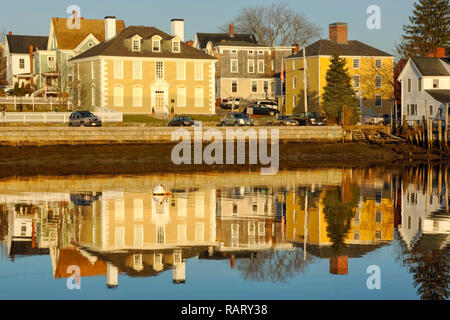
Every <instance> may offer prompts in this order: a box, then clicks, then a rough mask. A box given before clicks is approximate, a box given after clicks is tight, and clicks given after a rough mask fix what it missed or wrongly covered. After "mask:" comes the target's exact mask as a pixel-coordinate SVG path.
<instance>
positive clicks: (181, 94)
mask: <svg viewBox="0 0 450 320" xmlns="http://www.w3.org/2000/svg"><path fill="white" fill-rule="evenodd" d="M177 106H178V107H186V88H177Z"/></svg>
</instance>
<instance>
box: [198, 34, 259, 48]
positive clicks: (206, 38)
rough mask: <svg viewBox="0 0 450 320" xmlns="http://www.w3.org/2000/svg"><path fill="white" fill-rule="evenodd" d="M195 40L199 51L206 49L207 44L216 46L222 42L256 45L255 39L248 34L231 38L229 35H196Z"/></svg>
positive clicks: (235, 35)
mask: <svg viewBox="0 0 450 320" xmlns="http://www.w3.org/2000/svg"><path fill="white" fill-rule="evenodd" d="M197 40H198V43H199V45H200V49H204V48H206V45H207V44H208V42H210V41H211V42H212V43H214V44H218V43H220V42H222V41H243V42H248V43H253V44H257V43H258V42H257V41H256V38H255V36H254V35H252V34H250V33H235V34H234V35H233V36H231V35H230V34H229V33H197Z"/></svg>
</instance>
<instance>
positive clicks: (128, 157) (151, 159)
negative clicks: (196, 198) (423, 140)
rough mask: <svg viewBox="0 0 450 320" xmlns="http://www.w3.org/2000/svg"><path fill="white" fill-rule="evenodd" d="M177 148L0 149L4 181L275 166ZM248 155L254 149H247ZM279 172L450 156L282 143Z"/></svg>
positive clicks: (382, 147)
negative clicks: (205, 160) (200, 160)
mask: <svg viewBox="0 0 450 320" xmlns="http://www.w3.org/2000/svg"><path fill="white" fill-rule="evenodd" d="M173 147H174V145H167V144H166V145H160V144H145V145H83V146H70V145H60V146H45V147H0V178H4V177H11V176H36V175H61V176H64V175H92V174H103V175H121V174H136V175H137V174H152V173H159V172H183V173H186V172H206V171H208V172H224V171H241V170H242V171H244V170H245V171H249V170H251V171H259V170H260V168H261V167H268V166H269V165H206V164H201V165H193V164H191V165H185V164H182V165H178V166H177V165H175V164H173V163H172V161H171V152H172V149H173ZM246 151H248V148H246ZM279 155H280V163H279V170H280V171H281V170H295V169H298V168H333V167H334V168H335V167H376V166H384V167H402V166H405V165H408V166H410V165H412V164H419V163H424V162H429V161H433V162H445V161H448V160H449V159H450V157H449V154H442V153H441V154H437V153H428V152H427V150H425V149H422V148H418V147H416V146H413V145H410V144H407V143H399V144H378V145H374V144H369V143H344V144H343V143H323V144H317V143H286V144H280V151H279Z"/></svg>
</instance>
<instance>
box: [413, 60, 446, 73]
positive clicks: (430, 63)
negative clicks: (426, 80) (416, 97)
mask: <svg viewBox="0 0 450 320" xmlns="http://www.w3.org/2000/svg"><path fill="white" fill-rule="evenodd" d="M411 60H412V61H413V63H414V65H415V66H416V67H417V68H418V69H419V72H420V73H421V74H422V76H450V72H449V70H450V69H448V68H450V58H429V57H413V58H411ZM444 63H446V64H448V65H449V66H448V68H446V67H445V65H444Z"/></svg>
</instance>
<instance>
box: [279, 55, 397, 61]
mask: <svg viewBox="0 0 450 320" xmlns="http://www.w3.org/2000/svg"><path fill="white" fill-rule="evenodd" d="M332 56H333V55H332V54H330V55H326V54H320V55H314V56H308V55H306V58H329V57H332ZM339 57H345V58H385V59H387V58H394V59H395V56H356V55H352V56H349V55H340V56H339ZM294 59H303V56H301V57H300V56H299V57H292V56H288V57H285V58H284V60H294Z"/></svg>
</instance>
